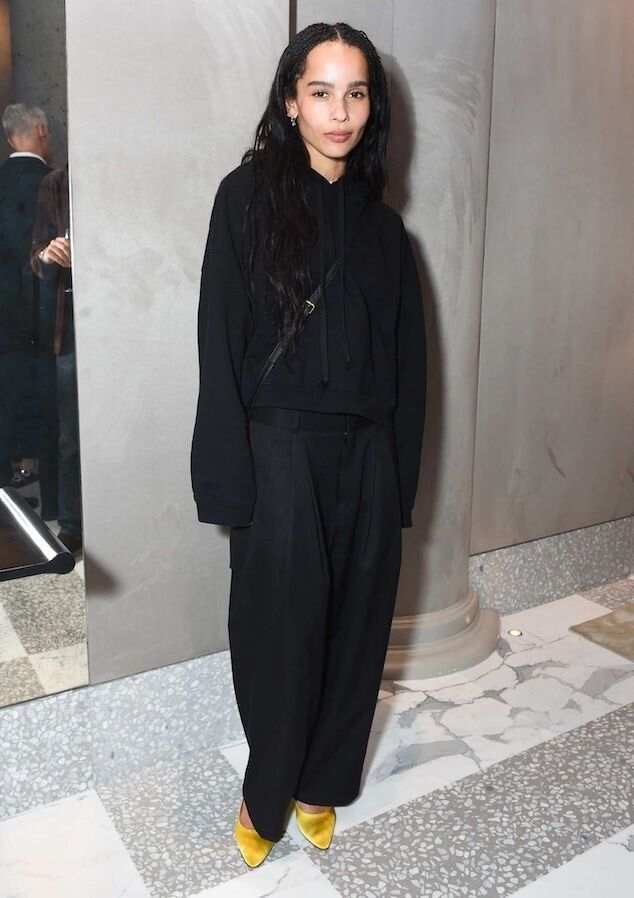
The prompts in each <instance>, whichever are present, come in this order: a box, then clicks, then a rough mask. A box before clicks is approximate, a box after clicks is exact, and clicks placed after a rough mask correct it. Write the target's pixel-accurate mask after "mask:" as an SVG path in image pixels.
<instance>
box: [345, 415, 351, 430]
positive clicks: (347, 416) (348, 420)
mask: <svg viewBox="0 0 634 898" xmlns="http://www.w3.org/2000/svg"><path fill="white" fill-rule="evenodd" d="M351 417H352V416H351V414H350V412H346V433H350V432H351V430H352V428H351V427H350V418H351Z"/></svg>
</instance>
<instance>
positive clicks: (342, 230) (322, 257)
mask: <svg viewBox="0 0 634 898" xmlns="http://www.w3.org/2000/svg"><path fill="white" fill-rule="evenodd" d="M336 185H337V186H336V188H335V189H336V191H337V220H338V228H337V248H336V250H337V256H342V259H341V265H340V266H339V294H340V296H341V338H342V344H343V352H344V356H345V359H346V367H347V368H350V367H351V366H352V365H353V364H354V363H353V361H352V358H351V356H350V350H349V347H348V334H347V331H346V290H345V271H344V269H345V264H346V262H345V255H344V249H345V238H346V218H345V191H344V185H343V180H342V178H339V179H338V180H337V182H336ZM325 189H326V185H325V183H324V182H323V180H322V181H320V189H319V202H318V216H319V284H320V290H321V293H320V298H321V304H320V307H321V311H322V314H321V322H320V339H319V343H320V349H321V381H320V384H321V385H322V386H325V385H326V384H327V383H328V317H327V312H326V308H327V307H326V295H325V280H326V250H325V235H324V228H325V223H324V190H325Z"/></svg>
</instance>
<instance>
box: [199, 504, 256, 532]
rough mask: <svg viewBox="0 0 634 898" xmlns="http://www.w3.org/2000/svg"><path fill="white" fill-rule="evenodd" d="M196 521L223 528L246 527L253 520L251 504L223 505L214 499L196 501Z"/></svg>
mask: <svg viewBox="0 0 634 898" xmlns="http://www.w3.org/2000/svg"><path fill="white" fill-rule="evenodd" d="M196 508H197V509H198V520H199V521H200V522H201V523H203V524H220V525H222V526H223V527H247V526H248V525H249V524H250V523H251V522H252V520H253V504H252V503H251V504H249V505H225V503H224V502H218V501H216V500H215V499H211V500H210V499H200V500H196Z"/></svg>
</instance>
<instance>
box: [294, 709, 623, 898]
mask: <svg viewBox="0 0 634 898" xmlns="http://www.w3.org/2000/svg"><path fill="white" fill-rule="evenodd" d="M633 727H634V706H631V705H630V706H628V707H625V708H619V709H617V710H615V711H612V712H610V713H608V714H605V715H603V716H602V717H600V718H599V719H597V720H593V721H591V722H590V723H588V724H585V725H583V726H580V727H577V728H576V729H575V730H574V732H572V733H566V734H564V735H562V736H559V737H556V738H554V739H551V740H549V741H548V742H546V743H543V744H541V745H538V746H536V747H535V748H532V749H528V750H527V751H524V752H521V753H520V754H518V755H516V756H514V757H512V758H508V759H506V760H505V761H502V762H500V763H499V764H496V765H495V766H494V767H491V768H489V769H487V770H485V771H484V772H483V773H479V774H475V775H472V776H469V777H467V778H466V779H463V780H462V781H460V782H457V783H454V784H452V785H451V786H447V787H445V788H444V789H439V790H437V791H436V792H434V793H432V794H430V795H429V796H425V797H422V798H416V799H414V800H413V801H410V802H408V803H406V804H404V805H402V806H401V807H399V808H398V809H396V810H394V811H388V812H386V813H384V814H381V815H379V816H378V817H375V818H374V819H373V820H371V821H369V822H367V823H363V824H360V825H359V826H356V827H353V828H352V829H349V830H347V831H345V832H343V833H337V832H335V838H334V839H333V842H332V844H331V846H330V848H329V849H328V851H327V852H320V851H319V849H312V850H310V849H309V850H310V857H311V858H312V860H313V862H314V863H315V864H316V865H317V866H318V867H319V869H320V870H321V871H322V873H323V874H324V875H325V876H327V877H328V879H329V880H330V882H331V883H332V884H333V885H334V887H335V888H336V889H337V890H338V891H339V892H340V893H341V895H342V896H343V898H372V896H386V895H389V898H419V896H425V898H465V896H468V898H503V896H510V895H512V894H513V893H514V892H517V891H518V890H519V889H520V888H522V887H524V886H525V885H527V884H528V883H531V882H533V881H535V880H537V879H538V878H539V877H541V876H543V875H545V874H546V873H548V872H549V871H550V870H552V869H553V868H555V867H559V866H561V865H562V864H564V863H566V862H567V861H570V860H572V859H573V858H575V856H577V855H578V854H581V853H583V852H585V851H587V850H588V849H589V848H591V847H592V846H593V845H596V844H598V843H600V842H602V841H604V840H605V839H608V838H611V837H613V836H614V835H615V834H616V833H618V832H619V831H621V830H623V829H624V828H625V827H626V826H630V825H631V824H632V822H634V821H633V820H632V796H631V789H632V777H631V771H632V764H633V763H634V743H633V740H632V728H633ZM558 898H560V896H558Z"/></svg>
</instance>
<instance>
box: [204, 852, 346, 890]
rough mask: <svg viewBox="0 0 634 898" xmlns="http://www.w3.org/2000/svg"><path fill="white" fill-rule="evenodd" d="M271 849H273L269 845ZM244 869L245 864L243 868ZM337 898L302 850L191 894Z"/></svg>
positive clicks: (269, 860) (265, 862)
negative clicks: (198, 892) (213, 886)
mask: <svg viewBox="0 0 634 898" xmlns="http://www.w3.org/2000/svg"><path fill="white" fill-rule="evenodd" d="M273 850H275V849H273ZM245 869H246V868H245ZM272 895H279V896H280V898H341V896H340V895H339V892H337V890H336V889H335V888H334V887H333V886H332V885H331V884H330V883H329V882H328V880H327V879H326V877H325V876H323V874H322V873H320V871H319V870H318V869H317V867H315V865H314V864H313V862H312V861H311V860H310V859H309V858H308V857H306V854H305V853H304V852H303V851H298V852H296V853H294V854H291V855H287V856H286V857H283V858H280V859H279V860H276V861H273V860H271V855H269V857H267V858H266V860H265V861H264V862H263V863H262V864H261V865H260V866H259V867H255V868H254V869H253V870H247V872H246V873H244V874H243V875H242V876H238V877H236V879H232V880H230V881H229V882H226V883H223V884H222V885H219V886H216V887H215V888H212V889H205V891H204V892H201V893H200V894H198V895H196V896H192V898H270V896H272Z"/></svg>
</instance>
